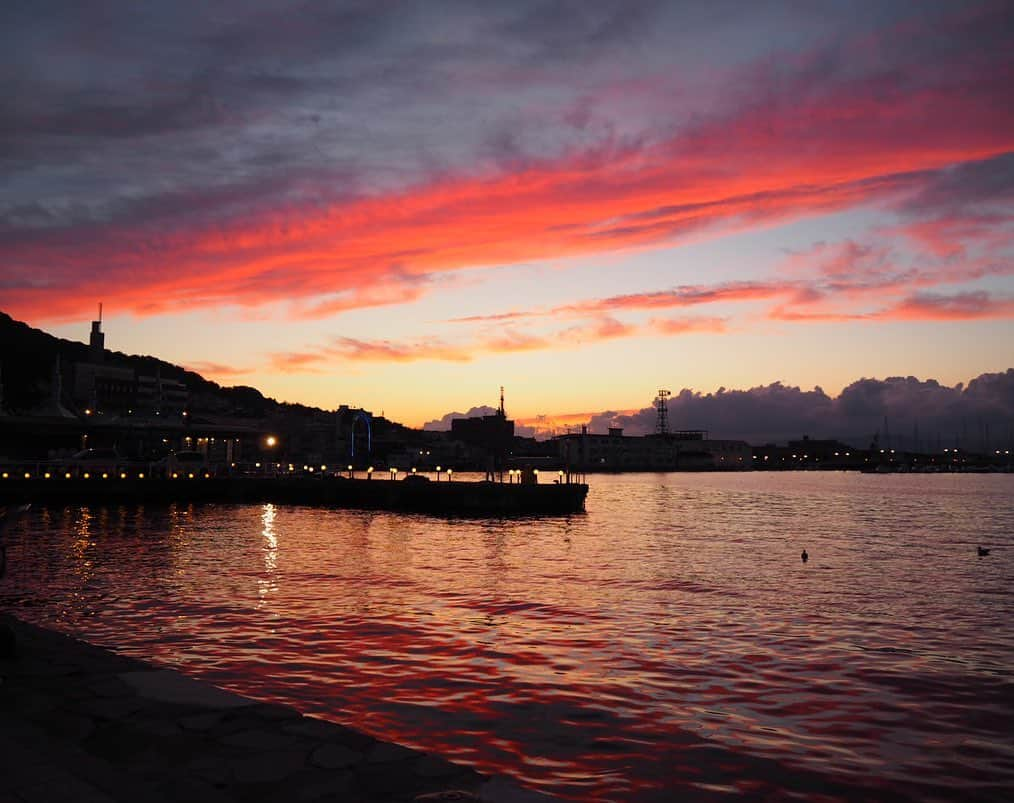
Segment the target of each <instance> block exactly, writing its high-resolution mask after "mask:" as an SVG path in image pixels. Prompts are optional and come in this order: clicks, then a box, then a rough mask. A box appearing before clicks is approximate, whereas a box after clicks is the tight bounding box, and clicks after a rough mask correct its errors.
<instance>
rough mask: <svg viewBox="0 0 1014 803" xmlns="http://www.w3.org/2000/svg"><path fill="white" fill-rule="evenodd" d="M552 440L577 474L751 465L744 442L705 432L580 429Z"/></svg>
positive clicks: (708, 468) (750, 453)
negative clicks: (592, 431) (629, 432)
mask: <svg viewBox="0 0 1014 803" xmlns="http://www.w3.org/2000/svg"><path fill="white" fill-rule="evenodd" d="M553 440H554V441H555V442H556V444H557V449H558V454H559V456H560V459H561V460H562V461H563V463H564V464H565V465H567V466H569V467H570V468H571V469H572V470H576V471H677V470H713V469H719V470H740V469H746V468H750V467H751V465H752V451H751V449H750V446H749V445H748V444H747V443H746V442H745V441H735V440H711V439H709V438H708V433H707V432H706V431H704V430H682V431H679V432H672V433H665V434H657V433H656V434H652V435H644V436H641V437H636V436H635V437H631V436H627V435H624V434H623V429H622V428H620V427H610V428H609V432H608V434H606V435H594V434H590V433H589V432H588V428H587V427H581V433H580V434H567V435H559V436H557V437H556V438H554V439H553Z"/></svg>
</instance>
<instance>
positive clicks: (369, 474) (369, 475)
mask: <svg viewBox="0 0 1014 803" xmlns="http://www.w3.org/2000/svg"><path fill="white" fill-rule="evenodd" d="M366 479H368V480H369V479H373V466H370V467H369V468H368V469H366Z"/></svg>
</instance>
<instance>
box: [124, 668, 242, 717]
mask: <svg viewBox="0 0 1014 803" xmlns="http://www.w3.org/2000/svg"><path fill="white" fill-rule="evenodd" d="M120 678H122V679H123V680H124V681H125V682H126V683H127V684H129V685H130V686H132V687H133V689H134V691H135V692H136V693H137V694H138V695H139V696H141V697H146V698H149V699H152V700H161V701H163V702H168V703H182V704H186V705H198V706H203V707H205V708H239V707H246V706H249V705H251V701H250V700H248V699H247V698H245V697H241V696H240V695H238V694H234V693H233V692H231V691H226V690H225V689H220V688H218V687H217V686H212V685H210V684H208V683H202V682H201V681H199V680H195V679H193V678H188V677H187V676H186V675H181V674H180V673H179V672H174V671H173V670H171V669H149V670H146V671H141V672H123V673H121V674H120Z"/></svg>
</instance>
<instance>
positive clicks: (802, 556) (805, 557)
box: [799, 547, 981, 563]
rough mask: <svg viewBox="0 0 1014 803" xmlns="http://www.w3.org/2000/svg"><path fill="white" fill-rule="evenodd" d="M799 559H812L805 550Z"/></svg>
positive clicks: (805, 560)
mask: <svg viewBox="0 0 1014 803" xmlns="http://www.w3.org/2000/svg"><path fill="white" fill-rule="evenodd" d="M980 548H981V547H980ZM799 559H800V560H801V561H803V563H806V562H807V561H808V560H809V559H810V556H809V555H807V554H806V550H805V549H804V550H803V554H802V555H800V556H799Z"/></svg>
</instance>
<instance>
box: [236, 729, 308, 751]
mask: <svg viewBox="0 0 1014 803" xmlns="http://www.w3.org/2000/svg"><path fill="white" fill-rule="evenodd" d="M221 741H222V743H223V744H227V745H231V746H233V747H244V748H247V749H249V750H281V749H283V748H286V747H293V746H295V745H296V739H295V737H293V736H292V735H290V734H287V733H279V732H278V731H275V730H245V731H239V732H238V733H232V734H229V735H228V736H225V737H223V738H222V740H221Z"/></svg>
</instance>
